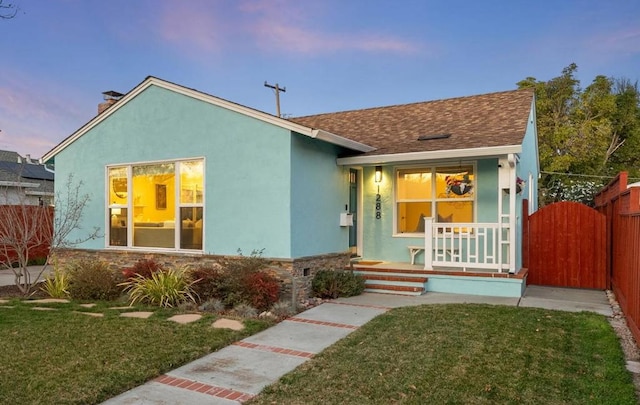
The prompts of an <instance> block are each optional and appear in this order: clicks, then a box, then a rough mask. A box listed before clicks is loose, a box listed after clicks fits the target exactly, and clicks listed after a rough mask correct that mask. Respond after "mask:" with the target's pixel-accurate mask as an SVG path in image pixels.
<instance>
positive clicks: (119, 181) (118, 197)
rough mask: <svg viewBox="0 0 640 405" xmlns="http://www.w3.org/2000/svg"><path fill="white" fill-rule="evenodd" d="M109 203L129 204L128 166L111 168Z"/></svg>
mask: <svg viewBox="0 0 640 405" xmlns="http://www.w3.org/2000/svg"><path fill="white" fill-rule="evenodd" d="M109 204H110V205H127V168H126V167H114V168H110V169H109Z"/></svg>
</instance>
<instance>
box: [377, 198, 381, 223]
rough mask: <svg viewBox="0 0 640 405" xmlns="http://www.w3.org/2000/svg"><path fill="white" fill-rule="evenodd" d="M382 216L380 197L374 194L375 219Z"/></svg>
mask: <svg viewBox="0 0 640 405" xmlns="http://www.w3.org/2000/svg"><path fill="white" fill-rule="evenodd" d="M380 218H382V198H381V197H380V194H376V219H380Z"/></svg>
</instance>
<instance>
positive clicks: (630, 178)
mask: <svg viewBox="0 0 640 405" xmlns="http://www.w3.org/2000/svg"><path fill="white" fill-rule="evenodd" d="M540 173H542V174H557V175H560V176H569V177H571V176H574V177H591V178H594V179H614V178H615V177H616V176H598V175H595V174H580V173H561V172H546V171H543V170H541V171H540ZM627 179H629V180H640V177H627Z"/></svg>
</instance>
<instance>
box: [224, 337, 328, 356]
mask: <svg viewBox="0 0 640 405" xmlns="http://www.w3.org/2000/svg"><path fill="white" fill-rule="evenodd" d="M233 345H234V346H240V347H245V348H247V349H256V350H261V351H263V352H271V353H278V354H288V355H290V356H296V357H304V358H305V359H310V358H312V357H313V356H314V355H315V354H314V353H311V352H303V351H300V350H294V349H285V348H282V347H276V346H267V345H259V344H256V343H250V342H245V341H243V340H241V341H239V342H235V343H233Z"/></svg>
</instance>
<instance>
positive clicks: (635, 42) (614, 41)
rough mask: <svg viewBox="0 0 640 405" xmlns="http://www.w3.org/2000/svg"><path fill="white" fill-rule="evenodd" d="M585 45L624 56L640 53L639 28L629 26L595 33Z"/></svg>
mask: <svg viewBox="0 0 640 405" xmlns="http://www.w3.org/2000/svg"><path fill="white" fill-rule="evenodd" d="M587 47H589V48H596V49H597V50H598V51H599V52H606V53H609V54H620V55H625V56H628V55H634V54H637V53H640V28H637V27H629V28H626V29H623V30H619V31H614V32H607V33H603V34H600V35H596V36H594V37H592V38H590V39H589V41H588V43H587Z"/></svg>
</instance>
